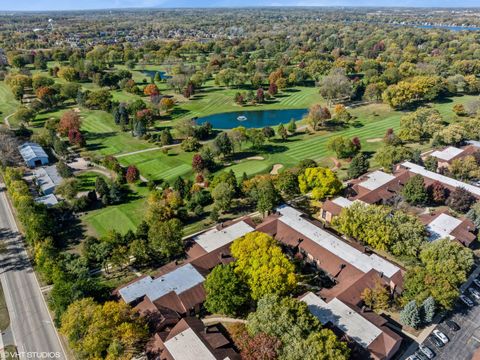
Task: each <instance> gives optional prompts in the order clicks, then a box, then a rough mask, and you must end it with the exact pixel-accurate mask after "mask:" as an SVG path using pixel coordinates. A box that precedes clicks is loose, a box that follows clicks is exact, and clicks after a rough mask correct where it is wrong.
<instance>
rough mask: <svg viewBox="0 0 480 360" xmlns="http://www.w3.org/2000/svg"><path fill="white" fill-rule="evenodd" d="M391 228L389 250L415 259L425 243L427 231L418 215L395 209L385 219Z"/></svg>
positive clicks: (403, 256)
mask: <svg viewBox="0 0 480 360" xmlns="http://www.w3.org/2000/svg"><path fill="white" fill-rule="evenodd" d="M386 220H387V221H389V222H390V223H391V226H392V228H393V241H392V245H391V246H390V251H391V252H392V253H393V254H394V255H396V256H400V257H402V258H405V259H412V260H413V259H417V258H418V254H419V252H420V250H421V248H422V245H423V244H425V241H426V239H427V232H426V230H425V226H424V225H423V223H422V222H421V221H420V220H419V219H418V217H416V216H414V215H411V214H408V213H406V212H404V211H395V213H394V214H393V216H391V217H389V218H388V219H386Z"/></svg>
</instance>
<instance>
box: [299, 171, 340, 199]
mask: <svg viewBox="0 0 480 360" xmlns="http://www.w3.org/2000/svg"><path fill="white" fill-rule="evenodd" d="M298 184H299V187H300V191H301V192H302V193H303V194H307V193H309V192H311V193H312V198H314V199H317V200H319V199H324V198H325V197H329V196H334V195H336V194H338V193H339V192H340V190H342V187H343V185H342V182H341V181H340V180H338V178H337V175H336V174H335V173H334V172H333V171H332V170H330V169H328V168H322V167H316V168H307V169H305V171H304V173H303V174H300V175H299V177H298Z"/></svg>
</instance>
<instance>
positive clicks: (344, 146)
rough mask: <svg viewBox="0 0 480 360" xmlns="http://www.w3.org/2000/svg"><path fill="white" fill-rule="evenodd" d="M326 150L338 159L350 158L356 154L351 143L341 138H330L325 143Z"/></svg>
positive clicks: (356, 149) (355, 148) (356, 150)
mask: <svg viewBox="0 0 480 360" xmlns="http://www.w3.org/2000/svg"><path fill="white" fill-rule="evenodd" d="M327 149H328V150H330V151H333V152H335V154H336V155H337V157H338V158H339V159H345V158H349V157H352V156H354V155H355V154H356V153H357V152H358V148H357V147H355V145H354V144H353V142H352V141H350V140H349V139H347V138H345V137H343V136H334V137H331V138H330V139H329V140H328V142H327Z"/></svg>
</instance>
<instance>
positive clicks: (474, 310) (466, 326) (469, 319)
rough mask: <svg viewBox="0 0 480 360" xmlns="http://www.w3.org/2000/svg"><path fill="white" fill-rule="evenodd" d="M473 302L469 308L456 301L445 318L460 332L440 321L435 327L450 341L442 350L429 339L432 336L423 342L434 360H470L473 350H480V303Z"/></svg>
mask: <svg viewBox="0 0 480 360" xmlns="http://www.w3.org/2000/svg"><path fill="white" fill-rule="evenodd" d="M470 286H472V287H475V288H476V289H478V290H480V288H478V287H477V286H476V285H473V284H471V285H470ZM466 294H468V292H466ZM469 298H470V299H472V300H473V297H472V296H469ZM474 302H475V305H474V306H473V307H471V308H469V307H468V306H467V305H465V304H464V303H463V302H461V301H460V300H458V301H457V304H456V307H455V308H454V310H453V311H452V312H451V314H449V315H447V316H446V317H445V320H447V319H450V320H453V321H455V322H456V323H457V324H458V325H459V326H460V330H458V331H452V330H450V329H449V328H448V327H447V326H446V325H445V321H442V322H441V323H440V324H439V325H438V326H437V327H436V329H438V330H440V331H441V332H443V333H444V334H445V335H447V337H448V338H449V340H450V341H449V342H448V343H447V344H446V345H445V346H443V347H442V348H438V347H436V346H435V345H434V344H433V342H432V340H431V339H430V337H431V336H433V334H431V335H430V336H429V337H428V338H427V339H426V340H425V341H424V344H425V345H427V346H428V347H429V348H430V349H432V350H433V351H434V352H435V354H436V357H435V358H436V359H444V360H453V359H455V360H470V359H471V358H472V355H473V353H474V352H475V350H476V349H478V348H480V302H479V301H478V300H477V301H475V300H474Z"/></svg>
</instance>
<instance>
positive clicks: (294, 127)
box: [287, 119, 297, 134]
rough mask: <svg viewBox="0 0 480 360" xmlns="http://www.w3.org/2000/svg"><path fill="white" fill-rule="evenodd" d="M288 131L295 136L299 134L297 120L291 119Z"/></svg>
mask: <svg viewBox="0 0 480 360" xmlns="http://www.w3.org/2000/svg"><path fill="white" fill-rule="evenodd" d="M287 130H288V132H289V133H290V134H295V133H296V132H297V124H296V123H295V119H291V120H290V122H289V123H288V126H287Z"/></svg>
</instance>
